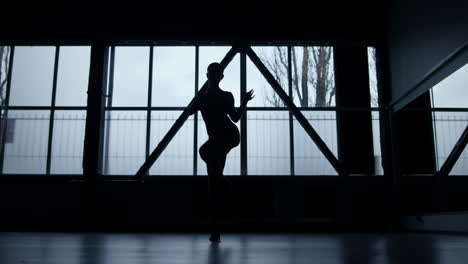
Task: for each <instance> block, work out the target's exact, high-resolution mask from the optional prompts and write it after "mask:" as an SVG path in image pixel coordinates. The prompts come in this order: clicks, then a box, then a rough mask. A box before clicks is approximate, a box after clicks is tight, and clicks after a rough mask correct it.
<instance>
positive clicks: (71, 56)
mask: <svg viewBox="0 0 468 264" xmlns="http://www.w3.org/2000/svg"><path fill="white" fill-rule="evenodd" d="M90 56H91V47H60V55H59V66H58V76H57V95H56V96H57V97H56V99H55V105H57V106H85V105H86V100H87V93H86V92H87V90H88V76H89V63H90Z"/></svg>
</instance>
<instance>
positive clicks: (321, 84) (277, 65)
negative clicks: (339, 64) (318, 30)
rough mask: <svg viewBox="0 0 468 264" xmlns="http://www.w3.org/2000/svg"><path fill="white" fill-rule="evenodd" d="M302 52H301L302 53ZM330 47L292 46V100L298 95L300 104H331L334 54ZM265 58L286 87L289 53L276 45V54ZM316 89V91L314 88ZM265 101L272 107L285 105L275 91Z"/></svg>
mask: <svg viewBox="0 0 468 264" xmlns="http://www.w3.org/2000/svg"><path fill="white" fill-rule="evenodd" d="M301 52H302V54H300V55H299V54H298V53H301ZM332 53H333V51H332V48H331V47H300V48H297V47H293V48H292V49H291V64H292V65H291V67H292V76H291V77H292V88H293V94H292V95H291V96H292V98H293V100H294V98H295V97H296V96H297V98H298V101H299V104H300V106H302V107H308V106H311V105H313V106H317V107H323V106H330V105H331V104H332V101H333V98H334V96H335V82H334V75H333V69H332V67H333V61H332V60H333V57H332ZM262 60H263V61H264V63H265V64H266V66H267V67H268V69H269V70H270V71H271V72H272V73H273V75H274V76H275V78H276V80H278V82H280V84H281V85H282V86H283V88H285V87H287V86H285V85H286V84H287V80H288V75H287V66H288V62H287V61H288V60H287V52H286V50H285V49H284V48H280V47H276V48H275V50H274V52H273V56H271V57H268V56H262ZM311 89H313V91H312V90H311ZM265 99H266V101H267V102H269V103H270V104H272V105H273V106H283V105H284V104H283V102H282V101H281V99H280V98H279V97H278V95H277V94H276V93H275V92H274V91H272V92H271V93H269V94H267V96H266V98H265Z"/></svg>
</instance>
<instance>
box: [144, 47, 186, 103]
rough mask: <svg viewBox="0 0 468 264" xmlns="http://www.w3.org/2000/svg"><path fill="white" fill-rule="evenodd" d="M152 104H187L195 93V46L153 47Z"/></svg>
mask: <svg viewBox="0 0 468 264" xmlns="http://www.w3.org/2000/svg"><path fill="white" fill-rule="evenodd" d="M153 61H154V66H153V94H152V99H151V100H152V106H182V107H185V106H187V105H188V104H189V103H190V101H191V100H192V99H193V97H194V95H195V48H194V47H155V48H154V59H153Z"/></svg>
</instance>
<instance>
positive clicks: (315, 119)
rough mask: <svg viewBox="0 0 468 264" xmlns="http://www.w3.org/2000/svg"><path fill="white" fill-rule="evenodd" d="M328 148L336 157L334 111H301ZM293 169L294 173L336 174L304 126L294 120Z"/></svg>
mask: <svg viewBox="0 0 468 264" xmlns="http://www.w3.org/2000/svg"><path fill="white" fill-rule="evenodd" d="M302 114H303V115H304V116H305V118H306V119H307V120H308V121H309V123H310V124H311V125H312V127H313V128H314V129H315V131H316V132H317V133H318V134H319V136H320V137H321V138H322V140H323V141H324V142H325V143H326V144H327V146H328V148H329V149H330V150H331V151H332V152H333V154H334V155H335V157H337V140H336V138H337V137H336V113H335V111H302ZM294 166H295V167H294V169H295V173H296V175H337V173H336V171H335V169H334V168H333V167H332V165H331V164H330V162H328V160H327V159H326V158H325V156H324V155H323V154H322V152H321V151H320V150H319V149H318V148H317V146H316V145H315V143H314V142H313V140H312V139H311V138H310V136H309V135H308V134H307V133H306V131H305V130H304V128H303V127H302V126H301V125H300V124H299V122H297V121H296V120H294Z"/></svg>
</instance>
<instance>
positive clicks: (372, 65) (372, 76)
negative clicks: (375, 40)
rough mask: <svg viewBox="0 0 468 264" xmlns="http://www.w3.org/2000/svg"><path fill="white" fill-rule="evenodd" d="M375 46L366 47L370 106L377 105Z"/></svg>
mask: <svg viewBox="0 0 468 264" xmlns="http://www.w3.org/2000/svg"><path fill="white" fill-rule="evenodd" d="M375 54H376V53H375V48H372V47H368V48H367V62H368V63H367V64H368V65H369V87H370V97H371V107H379V93H378V90H377V89H378V88H377V66H376V57H375V56H376V55H375Z"/></svg>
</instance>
